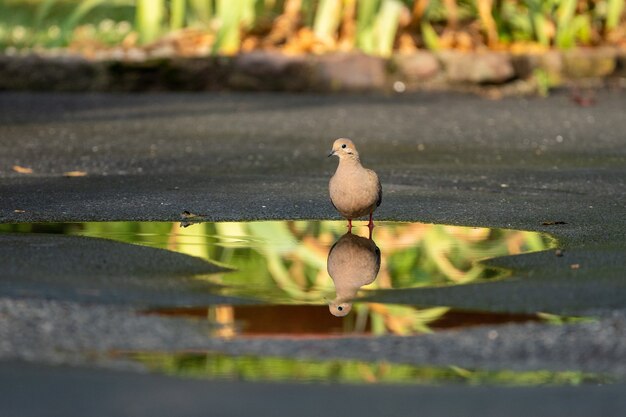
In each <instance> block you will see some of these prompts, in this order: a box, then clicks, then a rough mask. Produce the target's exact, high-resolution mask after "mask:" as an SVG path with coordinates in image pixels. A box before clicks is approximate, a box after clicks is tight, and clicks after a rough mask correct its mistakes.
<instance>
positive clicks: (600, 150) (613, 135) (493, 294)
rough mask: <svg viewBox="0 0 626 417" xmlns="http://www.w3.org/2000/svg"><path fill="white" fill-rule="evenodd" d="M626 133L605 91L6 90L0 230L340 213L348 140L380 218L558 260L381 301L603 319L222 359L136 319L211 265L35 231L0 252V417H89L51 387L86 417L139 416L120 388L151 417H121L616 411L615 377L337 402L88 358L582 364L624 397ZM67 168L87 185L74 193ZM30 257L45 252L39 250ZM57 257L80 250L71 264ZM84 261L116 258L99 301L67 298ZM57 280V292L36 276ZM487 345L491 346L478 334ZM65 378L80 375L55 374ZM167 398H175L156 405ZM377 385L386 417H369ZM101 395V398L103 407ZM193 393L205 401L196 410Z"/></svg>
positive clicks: (319, 344)
mask: <svg viewBox="0 0 626 417" xmlns="http://www.w3.org/2000/svg"><path fill="white" fill-rule="evenodd" d="M624 132H626V95H624V94H623V93H620V92H619V91H599V92H597V93H596V103H595V105H593V106H589V107H581V106H580V105H578V104H576V103H575V102H574V101H572V100H571V99H570V97H569V96H568V94H567V93H566V92H562V93H556V94H553V95H551V96H550V97H548V98H505V99H502V100H498V101H491V100H486V99H484V98H479V97H474V96H469V95H455V94H426V93H424V94H419V95H406V96H381V95H372V96H368V95H352V96H350V95H349V96H339V95H326V96H322V95H287V94H145V95H121V94H110V95H108V94H65V95H64V94H27V93H24V94H17V93H1V94H0V222H3V223H14V222H33V221H46V222H49V221H105V220H174V221H175V220H180V216H181V213H182V212H183V211H184V210H187V211H190V212H192V213H197V214H202V215H203V216H205V217H206V218H207V219H209V220H257V219H336V218H337V217H338V216H337V214H336V213H335V212H334V210H333V208H332V206H331V204H330V202H329V201H328V197H327V182H328V178H329V177H330V175H331V174H332V172H333V170H334V168H335V165H336V161H334V160H331V159H328V158H326V155H327V153H328V150H329V148H330V146H331V144H332V141H333V140H334V139H335V138H337V137H349V138H351V139H353V140H354V141H355V143H356V144H357V146H358V148H359V151H360V153H361V157H362V161H363V163H364V165H365V166H367V167H370V168H373V169H375V170H376V171H377V172H378V173H379V176H380V177H381V180H382V183H383V190H384V199H383V204H382V205H381V207H380V210H379V211H377V213H376V217H377V218H378V219H387V220H410V221H423V222H433V223H445V224H456V225H468V226H487V227H505V228H512V229H524V230H536V231H542V232H546V233H550V234H551V235H552V236H554V237H555V239H556V240H557V245H558V246H559V247H560V248H561V249H562V251H563V256H556V254H555V253H554V251H553V250H552V251H547V252H544V253H535V254H528V255H521V256H515V257H507V258H500V259H496V260H492V261H489V262H490V263H493V264H495V265H497V266H502V267H507V268H512V269H513V274H512V275H511V276H510V277H509V278H507V279H505V280H501V281H496V282H492V283H480V284H473V285H465V286H459V287H446V288H423V289H415V290H413V291H410V292H403V293H402V294H378V295H375V296H374V298H375V299H378V300H379V301H387V302H394V303H407V304H420V305H442V304H443V305H450V306H453V307H456V308H459V309H468V310H488V311H489V310H491V311H501V312H536V311H547V312H550V313H555V314H564V315H577V316H592V317H595V318H596V320H595V321H594V322H592V323H588V322H587V323H580V324H569V325H567V326H553V325H548V324H519V325H507V327H506V328H498V327H495V326H485V327H483V328H479V329H465V330H463V329H462V330H457V331H453V332H441V333H436V334H433V335H430V336H428V337H422V336H418V337H411V338H404V339H403V338H381V339H380V340H376V341H372V342H367V343H366V342H364V341H359V340H346V341H343V342H341V341H311V342H308V343H305V345H304V346H303V345H301V344H300V345H299V344H298V343H295V342H288V341H280V340H278V341H271V340H269V341H260V342H258V343H247V344H246V343H239V344H238V343H237V342H236V341H234V342H232V343H225V342H218V341H215V340H212V339H210V338H207V337H206V336H203V333H202V332H201V331H200V330H198V329H195V328H193V326H192V327H189V326H188V325H187V324H185V323H183V321H181V320H174V319H167V320H166V319H160V318H156V317H150V318H146V317H145V316H143V315H139V314H137V313H136V310H135V308H136V307H137V306H138V305H139V304H141V303H143V302H145V300H146V297H157V299H159V300H164V299H165V300H167V299H169V300H171V299H176V297H178V296H179V295H180V297H192V296H193V294H194V292H196V293H197V291H198V288H195V287H193V285H191V284H190V285H184V286H182V287H177V286H176V285H172V282H173V281H172V277H174V276H177V275H180V274H181V273H184V272H185V271H187V272H191V271H192V270H197V269H198V268H200V269H202V268H205V267H206V266H204V265H198V264H197V263H194V262H193V261H192V260H189V259H184V257H173V258H169V257H167V258H166V257H161V254H158V253H152V252H149V251H135V252H133V251H127V250H125V249H123V248H120V247H118V246H116V245H113V244H108V245H105V244H96V243H93V244H85V245H77V246H76V245H72V244H71V242H70V243H69V244H68V243H67V242H66V243H64V242H60V241H57V240H54V241H53V242H51V243H46V242H42V241H41V240H45V239H46V238H45V237H32V238H25V240H24V241H20V242H16V241H14V240H12V239H11V238H6V237H3V238H2V239H3V243H4V244H3V245H2V246H1V247H0V259H1V260H2V265H3V269H4V272H3V274H2V278H0V297H2V298H0V336H1V337H0V357H1V358H3V360H4V362H3V363H2V364H1V365H0V385H2V386H4V387H11V390H5V389H2V390H0V392H1V394H0V397H4V398H3V401H0V414H2V415H16V416H21V415H57V414H58V413H57V414H55V412H51V411H50V410H62V412H61V411H59V413H61V414H63V415H77V416H78V415H85V414H84V412H83V411H84V410H85V409H84V408H80V407H77V408H75V409H73V410H72V409H70V408H67V405H62V404H65V403H64V402H63V401H62V399H65V398H67V396H68V395H69V392H74V391H67V390H64V389H63V388H62V387H63V386H65V385H64V384H70V386H72V387H76V391H75V392H74V394H75V397H73V398H77V400H76V401H78V402H79V403H80V404H84V405H85V406H86V407H87V409H89V408H90V407H91V410H92V411H93V410H96V409H97V410H99V411H98V412H100V413H101V414H97V413H96V412H94V413H93V415H104V414H102V413H105V411H106V410H110V411H111V412H110V413H109V414H108V415H111V413H112V414H116V412H115V410H116V409H115V408H114V407H122V408H119V409H126V410H131V409H132V406H131V405H129V403H128V402H127V403H124V401H130V399H129V397H128V396H124V395H122V394H120V393H119V392H118V391H116V392H113V391H112V388H111V387H113V386H117V387H131V386H132V387H135V388H134V389H135V390H136V391H135V392H134V393H136V394H137V395H138V396H140V397H141V398H143V399H144V400H143V401H140V403H142V404H144V403H150V402H151V401H152V404H153V405H155V406H154V407H153V408H150V410H148V409H145V408H138V409H135V411H133V412H135V414H132V413H130V412H129V414H128V415H145V413H147V412H148V411H149V412H150V414H151V415H153V416H157V415H173V414H172V412H171V410H172V408H171V407H174V406H175V405H176V404H182V403H183V402H184V404H186V406H187V407H191V408H190V410H192V411H191V414H184V413H182V412H181V414H179V415H198V414H200V413H201V412H202V411H203V410H204V412H205V413H206V408H205V407H209V406H214V407H215V410H217V411H222V412H221V413H218V414H219V415H245V411H244V410H242V409H240V408H237V407H235V408H231V407H230V406H228V405H227V404H226V402H225V401H226V400H225V399H226V398H235V397H237V396H238V395H242V396H244V397H245V398H249V399H250V401H252V403H254V404H259V407H258V410H259V413H258V414H259V415H283V414H286V413H287V412H290V413H293V412H294V410H296V409H297V408H298V404H301V405H303V407H304V408H305V409H307V410H309V411H310V410H313V409H314V408H310V407H313V406H312V405H311V404H310V402H311V398H314V399H317V401H315V403H316V404H317V403H319V402H322V403H325V404H334V403H335V402H336V404H339V405H338V406H337V407H336V408H334V410H337V411H338V412H337V413H331V414H333V415H334V414H336V415H339V414H345V413H346V412H349V411H350V410H360V411H362V412H360V414H362V415H374V414H375V413H376V414H377V415H381V414H383V415H385V414H386V415H406V411H407V410H409V409H413V410H418V411H419V410H420V407H422V408H423V411H424V415H461V414H463V415H481V416H486V415H494V416H495V415H511V416H512V415H522V414H525V415H564V414H565V413H564V411H567V413H568V414H569V415H598V416H600V415H607V416H608V415H624V414H625V413H626V403H624V401H623V396H622V395H621V392H623V389H622V386H621V385H619V382H618V385H608V386H605V387H595V386H589V385H584V386H581V387H567V388H566V387H560V388H556V389H547V388H543V387H534V388H498V387H480V388H468V387H450V386H446V387H422V388H419V389H416V388H407V387H401V388H399V387H394V388H384V389H380V390H378V389H376V388H371V387H359V386H355V387H353V386H349V387H342V388H337V389H335V387H333V388H332V389H331V388H329V387H328V386H326V385H323V384H310V385H309V384H306V385H299V384H295V385H285V386H283V385H272V384H265V383H256V384H248V383H227V384H226V383H219V382H215V381H212V382H211V381H204V382H202V381H185V380H180V379H175V378H168V377H161V376H156V375H137V374H136V373H134V372H130V371H128V370H127V371H124V372H121V371H115V372H113V371H107V370H102V369H101V368H102V367H104V368H107V367H114V366H119V367H122V368H124V366H123V364H119V363H114V361H106V360H104V361H102V362H98V364H97V368H96V365H94V364H93V353H94V352H107V351H110V350H112V349H113V350H115V349H119V348H134V349H138V348H149V349H151V350H159V349H161V350H177V349H180V350H184V349H186V348H198V349H212V350H217V351H223V352H225V353H227V354H249V353H254V354H264V353H274V354H276V355H280V356H286V357H315V356H316V355H319V356H322V357H340V358H359V359H363V360H381V359H384V360H387V361H391V362H394V361H395V362H409V363H416V364H429V363H430V364H433V363H434V364H438V365H445V364H460V365H462V366H471V367H477V368H494V369H515V370H537V369H552V370H576V371H584V372H598V373H607V374H610V375H612V377H613V378H615V380H617V381H624V378H625V375H626V370H624V368H623V365H622V364H623V363H625V361H624V359H626V346H625V345H624V343H623V340H626V325H625V320H624V314H625V312H626V291H625V290H624V284H625V283H626V281H625V279H626V241H625V239H624V236H625V235H626V136H625V135H624ZM16 166H17V167H21V168H26V169H29V170H32V172H30V173H24V169H20V168H15V167H16ZM18 171H21V172H18ZM71 171H80V172H83V173H85V175H84V176H80V177H68V176H67V174H66V173H67V172H71ZM7 239H8V240H7ZM29 239H39V240H38V241H34V240H29ZM41 247H45V248H46V256H43V255H42V254H40V253H38V251H37V248H41ZM70 247H71V248H73V249H72V250H74V252H72V254H71V256H68V252H67V251H68V248H70ZM96 252H97V253H101V254H102V253H103V254H110V255H111V257H112V258H113V257H115V258H120V259H122V258H123V259H124V260H127V263H126V264H125V265H116V264H114V265H113V268H112V269H111V271H113V272H112V273H111V274H109V275H106V276H103V275H101V274H100V275H99V274H90V276H95V277H96V278H98V279H99V280H100V281H99V282H101V284H102V287H103V288H104V290H103V291H101V292H99V293H98V294H95V295H94V294H91V293H89V292H85V291H82V292H81V291H80V287H78V290H77V287H76V285H75V284H74V283H75V281H72V279H76V277H72V274H71V273H70V272H71V271H73V270H80V269H81V268H87V269H84V270H88V271H92V270H97V269H99V268H100V267H99V266H98V265H97V264H94V263H93V261H92V260H90V259H91V258H90V256H89V254H90V253H96ZM131 252H132V253H131ZM174 258H175V259H174ZM24 259H34V260H36V262H35V261H33V262H24ZM151 259H152V260H154V259H161V260H162V264H159V263H158V262H156V261H155V263H154V265H153V267H154V268H153V271H155V272H156V271H159V270H160V271H161V272H162V278H161V280H160V281H159V282H157V283H156V284H153V283H151V285H145V281H142V280H141V276H142V274H145V273H149V272H150V271H147V272H146V271H143V270H140V269H137V268H135V266H136V265H140V264H145V263H146V262H149V263H152V262H153V261H151ZM25 265H26V266H25ZM51 265H54V267H51ZM573 265H577V266H576V267H573ZM126 267H127V268H126ZM24 268H27V269H24ZM89 268H91V269H89ZM55 269H58V271H60V272H59V274H58V276H57V277H56V278H54V277H53V278H54V279H53V278H50V276H51V275H50V274H49V271H50V270H55ZM63 271H65V272H63ZM115 271H118V272H117V273H116V272H115ZM128 271H134V272H133V273H129V272H128ZM139 272H141V273H139ZM46 277H48V278H46ZM62 279H65V280H67V281H66V282H68V283H69V284H67V285H66V287H65V288H66V289H67V290H66V291H63V290H62V288H63V287H59V286H58V285H56V284H58V282H59V280H62ZM46 280H48V281H46ZM51 282H52V283H54V284H55V286H51V285H50V283H51ZM59 288H61V290H59ZM116 289H117V290H116ZM53 290H54V291H53ZM200 291H204V289H200ZM128 294H131V295H130V296H129V295H128ZM133 294H134V295H133ZM142 297H143V298H142ZM150 299H154V298H150ZM215 301H216V300H214V299H213V300H209V299H208V298H207V299H205V301H203V302H215ZM198 302H201V300H198ZM141 305H143V304H141ZM117 323H125V325H124V326H115V324H117ZM155 329H156V330H155ZM151 330H154V331H151ZM494 330H495V331H497V332H498V333H497V334H498V337H497V338H495V339H494V338H491V337H489V335H493V333H490V332H491V331H494ZM97 335H106V337H100V338H99V337H98V336H97ZM96 356H97V355H96ZM90 358H91V359H90ZM51 364H56V365H57V366H56V367H51ZM70 364H72V365H74V366H78V368H67V366H69V365H70ZM104 387H106V388H104ZM119 389H120V390H122V388H119ZM129 389H130V388H129ZM103 390H104V391H103ZM186 390H189V391H186ZM266 390H270V391H272V392H281V391H282V390H284V391H285V398H291V399H290V400H287V406H286V407H287V408H281V407H282V406H280V405H278V404H274V403H271V402H267V401H262V400H263V398H264V394H263V392H265V391H266ZM122 391H123V390H122ZM165 391H169V392H179V393H180V392H186V394H180V396H176V397H175V398H174V396H173V395H172V396H171V397H164V396H161V394H159V393H162V392H165ZM374 391H375V392H377V393H378V395H379V397H378V404H379V405H380V407H382V408H381V409H375V408H374V407H369V406H367V405H368V404H370V405H371V403H372V402H371V399H370V398H369V396H370V395H371V393H372V392H374ZM95 392H103V393H104V394H103V396H102V397H97V396H95V395H94V393H95ZM123 392H127V391H123ZM196 392H197V393H198V395H197V396H196V395H192V394H190V393H196ZM203 392H212V394H211V395H208V396H207V397H206V398H203V399H202V400H199V399H198V397H200V396H202V394H201V393H203ZM339 392H346V393H347V394H346V396H347V397H346V398H348V400H345V401H344V402H341V400H340V399H339V397H340V394H338V393H339ZM32 393H35V394H36V395H38V396H39V394H41V396H40V397H41V398H42V402H40V404H41V406H40V407H38V406H37V405H35V403H32V402H29V401H28V398H29V395H31V394H32ZM38 393H39V394H38ZM44 393H45V394H46V395H43V394H44ZM35 394H33V395H35ZM8 398H13V399H14V401H12V402H11V401H5V400H7V399H8ZM107 398H121V399H120V404H122V403H123V404H125V405H124V406H122V405H115V404H114V405H112V406H111V407H113V408H106V407H105V408H101V409H100V408H98V407H99V405H102V404H103V402H104V400H105V399H107ZM157 398H158V400H155V399H157ZM357 398H361V399H362V398H368V400H367V401H365V400H360V401H357ZM183 399H185V401H183ZM177 401H178V402H177ZM59 404H61V405H59ZM109 404H113V403H109ZM159 404H161V405H162V406H159V407H157V406H156V405H159ZM260 404H263V405H260ZM307 404H308V405H307ZM359 404H360V406H359ZM393 404H395V405H393ZM398 404H400V405H398ZM47 407H49V408H47ZM59 407H61V408H59ZM64 407H65V408H64ZM103 407H104V406H103ZM168 407H170V408H168ZM180 407H181V408H180V409H181V410H183V409H184V407H183V406H182V405H181V406H180ZM193 407H196V408H193ZM394 407H396V408H394ZM397 407H399V408H397ZM46 410H47V411H46ZM81 410H82V411H81ZM101 410H105V411H101ZM137 410H138V411H137ZM385 410H387V411H388V412H387V413H385ZM503 410H504V411H503ZM309 411H307V412H309ZM281 413H282V414H281ZM394 413H395V414H394ZM515 413H518V414H515ZM577 413H578V414H577ZM304 414H305V415H306V413H304ZM310 414H311V415H313V413H312V412H310ZM316 415H318V414H316Z"/></svg>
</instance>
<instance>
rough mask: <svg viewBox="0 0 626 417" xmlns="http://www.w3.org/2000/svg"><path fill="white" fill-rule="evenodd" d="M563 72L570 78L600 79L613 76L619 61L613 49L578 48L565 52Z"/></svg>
mask: <svg viewBox="0 0 626 417" xmlns="http://www.w3.org/2000/svg"><path fill="white" fill-rule="evenodd" d="M563 64H564V65H563V72H564V74H565V75H566V76H567V77H570V78H600V77H605V76H607V75H611V74H612V73H613V72H614V71H615V68H616V64H617V59H616V53H615V50H614V49H612V48H578V49H573V50H571V51H566V52H563Z"/></svg>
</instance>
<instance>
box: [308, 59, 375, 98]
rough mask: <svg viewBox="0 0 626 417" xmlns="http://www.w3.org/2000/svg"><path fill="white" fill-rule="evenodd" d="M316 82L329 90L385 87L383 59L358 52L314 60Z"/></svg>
mask: <svg viewBox="0 0 626 417" xmlns="http://www.w3.org/2000/svg"><path fill="white" fill-rule="evenodd" d="M315 65H316V67H317V70H318V71H317V77H316V78H317V79H316V81H317V84H318V87H319V88H320V89H323V90H330V91H368V90H377V89H381V88H384V87H385V84H386V80H387V77H386V71H385V65H386V62H385V60H384V59H382V58H379V57H374V56H369V55H365V54H360V53H336V54H329V55H324V56H320V57H318V58H317V59H316V60H315Z"/></svg>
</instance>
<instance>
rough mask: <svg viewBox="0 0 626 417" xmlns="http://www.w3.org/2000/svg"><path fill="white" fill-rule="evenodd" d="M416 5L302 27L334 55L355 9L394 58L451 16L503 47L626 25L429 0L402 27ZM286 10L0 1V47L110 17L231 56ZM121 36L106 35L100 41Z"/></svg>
mask: <svg viewBox="0 0 626 417" xmlns="http://www.w3.org/2000/svg"><path fill="white" fill-rule="evenodd" d="M416 1H418V0H402V1H401V0H358V1H357V0H351V1H343V0H301V2H299V3H298V5H299V7H300V9H299V12H300V19H299V24H300V25H302V26H305V27H309V28H310V29H311V30H312V31H313V32H314V33H315V36H316V38H317V39H318V40H319V41H320V42H322V43H323V44H324V45H327V46H328V47H329V48H330V49H331V50H332V47H333V46H335V45H337V44H338V43H339V42H338V40H339V37H340V32H341V31H342V30H343V29H342V25H343V24H346V16H348V15H346V13H348V11H349V10H352V9H351V8H352V7H353V6H355V7H356V11H355V12H350V13H351V14H350V15H349V16H352V15H353V14H354V17H353V20H354V22H353V25H354V26H355V28H356V29H355V30H354V32H355V33H354V39H351V40H349V42H353V43H354V47H355V48H358V49H360V50H362V51H364V52H366V53H369V54H375V55H381V56H388V55H390V54H391V52H392V50H393V46H394V44H395V41H396V38H397V36H398V33H399V32H400V30H402V31H407V30H408V29H410V30H412V31H419V33H415V32H414V35H417V36H418V37H419V38H420V39H421V42H422V44H423V45H425V46H426V47H427V48H429V49H432V50H436V49H439V48H441V42H440V38H439V35H438V33H441V31H442V28H444V27H447V26H449V24H450V22H449V21H448V19H449V18H450V16H456V18H455V19H454V21H455V22H461V23H460V24H461V26H464V27H471V26H472V22H473V21H474V22H477V21H482V22H483V24H488V25H490V27H491V28H492V29H493V28H494V24H495V29H496V30H497V33H495V32H494V31H493V30H491V31H490V37H491V41H492V42H493V41H494V40H499V41H500V42H502V43H505V44H511V43H516V42H526V43H528V42H533V43H536V44H539V45H541V46H543V47H545V48H547V47H558V48H571V47H573V46H576V45H589V44H592V43H595V42H598V41H602V39H607V40H609V41H611V39H615V38H616V37H619V36H621V37H623V36H624V35H623V33H624V31H623V30H618V29H619V28H620V26H621V25H624V24H625V22H624V5H625V2H626V0H597V1H594V2H588V1H583V0H501V1H497V2H495V3H494V7H493V8H492V10H487V11H485V9H482V10H483V13H482V15H481V14H479V13H478V7H477V5H478V2H477V1H476V0H456V1H455V2H449V1H444V0H430V1H428V2H426V3H427V7H426V9H425V11H424V14H423V16H421V20H420V21H417V22H412V24H411V25H410V26H408V27H407V26H402V27H400V20H401V16H402V15H403V14H404V15H408V14H409V10H411V9H412V8H413V6H414V4H415V2H416ZM482 4H483V7H485V6H484V5H488V4H489V3H482ZM285 5H286V2H285V1H273V0H272V1H270V0H84V1H78V0H4V1H2V2H0V48H6V47H9V46H13V47H18V48H22V47H27V48H30V47H33V46H44V47H54V46H66V45H68V44H69V43H71V42H72V40H73V39H74V37H75V29H76V27H77V26H78V25H84V24H87V25H91V26H93V27H94V28H95V30H94V31H93V32H94V36H95V37H96V39H98V40H103V39H102V34H101V30H100V29H99V25H100V22H102V21H104V20H111V21H113V23H114V25H116V24H117V23H119V22H128V21H134V23H133V29H134V31H135V32H136V33H137V34H138V35H139V42H140V43H141V44H146V43H150V42H153V41H155V40H156V39H158V38H159V37H160V36H162V35H164V34H166V33H167V31H168V30H178V29H182V28H185V27H191V26H193V27H200V28H203V29H205V30H207V31H209V32H212V33H213V34H214V35H215V44H214V45H213V48H212V51H213V52H214V53H225V54H232V53H236V52H237V51H238V50H239V49H240V47H241V43H242V34H246V33H248V31H250V30H251V29H253V28H256V26H257V25H260V26H261V27H265V28H266V29H267V27H268V25H271V24H272V21H274V19H276V18H277V17H278V16H279V15H281V14H282V13H283V12H284V11H285V9H284V8H285ZM351 18H352V17H351ZM105 26H106V27H109V26H110V25H105ZM474 26H475V25H474ZM266 29H264V30H266ZM255 30H256V29H255ZM351 36H352V35H351ZM122 38H123V36H110V35H107V40H104V41H105V43H108V42H120V41H121V39H122ZM483 41H484V42H485V43H487V40H486V39H483Z"/></svg>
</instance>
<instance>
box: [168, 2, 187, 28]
mask: <svg viewBox="0 0 626 417" xmlns="http://www.w3.org/2000/svg"><path fill="white" fill-rule="evenodd" d="M186 8H187V5H186V2H185V0H171V4H170V30H178V29H181V28H182V27H183V26H184V25H185V14H186Z"/></svg>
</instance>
